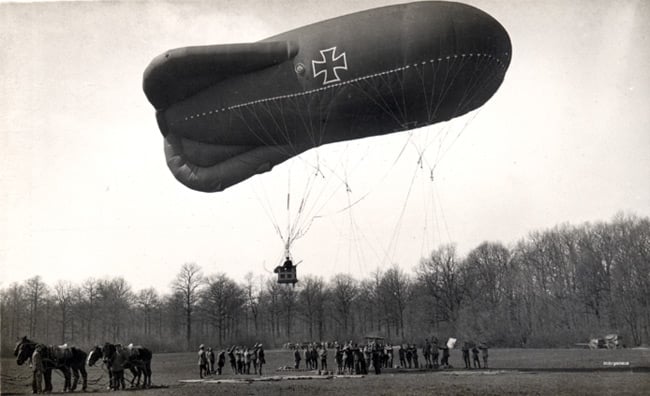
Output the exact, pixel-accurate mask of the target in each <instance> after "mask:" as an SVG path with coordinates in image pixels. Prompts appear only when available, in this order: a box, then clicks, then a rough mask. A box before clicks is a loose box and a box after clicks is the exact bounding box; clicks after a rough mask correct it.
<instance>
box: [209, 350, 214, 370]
mask: <svg viewBox="0 0 650 396" xmlns="http://www.w3.org/2000/svg"><path fill="white" fill-rule="evenodd" d="M208 362H210V367H209V371H210V374H214V351H212V348H211V347H208Z"/></svg>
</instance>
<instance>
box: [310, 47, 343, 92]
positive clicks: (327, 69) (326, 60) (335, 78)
mask: <svg viewBox="0 0 650 396" xmlns="http://www.w3.org/2000/svg"><path fill="white" fill-rule="evenodd" d="M326 54H327V55H326ZM320 56H321V57H322V58H323V59H322V60H319V61H317V60H313V61H311V68H312V69H313V70H314V78H316V77H317V76H319V75H321V74H322V75H324V80H323V85H327V84H331V83H335V82H339V81H341V78H340V77H339V74H338V72H337V71H338V70H348V61H347V59H346V57H345V52H343V53H342V54H339V55H336V47H332V48H328V49H324V50H320Z"/></svg>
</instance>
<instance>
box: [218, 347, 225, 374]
mask: <svg viewBox="0 0 650 396" xmlns="http://www.w3.org/2000/svg"><path fill="white" fill-rule="evenodd" d="M224 364H226V351H221V352H219V355H218V356H217V374H219V375H221V373H222V372H223V366H224Z"/></svg>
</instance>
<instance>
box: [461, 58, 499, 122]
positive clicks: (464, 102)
mask: <svg viewBox="0 0 650 396" xmlns="http://www.w3.org/2000/svg"><path fill="white" fill-rule="evenodd" d="M491 61H492V59H490V58H488V57H486V56H483V57H481V58H480V60H479V61H478V62H476V64H475V65H474V71H475V73H474V76H475V77H474V78H473V79H472V80H471V82H470V84H468V85H467V86H466V87H465V90H464V91H463V96H462V97H461V100H459V101H458V105H457V106H456V111H457V112H458V111H461V110H462V111H464V110H465V106H468V105H470V104H471V103H472V102H473V101H474V98H475V97H476V96H477V95H478V94H479V92H482V90H483V89H482V88H483V87H484V86H485V85H487V84H490V83H491V82H492V81H493V80H494V76H493V77H492V78H488V76H489V75H490V74H494V72H493V69H492V68H488V67H487V65H486V64H489V63H490V62H491Z"/></svg>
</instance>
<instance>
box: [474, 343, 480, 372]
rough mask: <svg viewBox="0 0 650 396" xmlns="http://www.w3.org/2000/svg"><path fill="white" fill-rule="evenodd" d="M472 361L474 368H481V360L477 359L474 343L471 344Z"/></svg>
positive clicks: (476, 349)
mask: <svg viewBox="0 0 650 396" xmlns="http://www.w3.org/2000/svg"><path fill="white" fill-rule="evenodd" d="M472 361H473V363H474V368H481V361H480V360H479V359H478V348H477V347H476V345H473V346H472Z"/></svg>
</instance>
